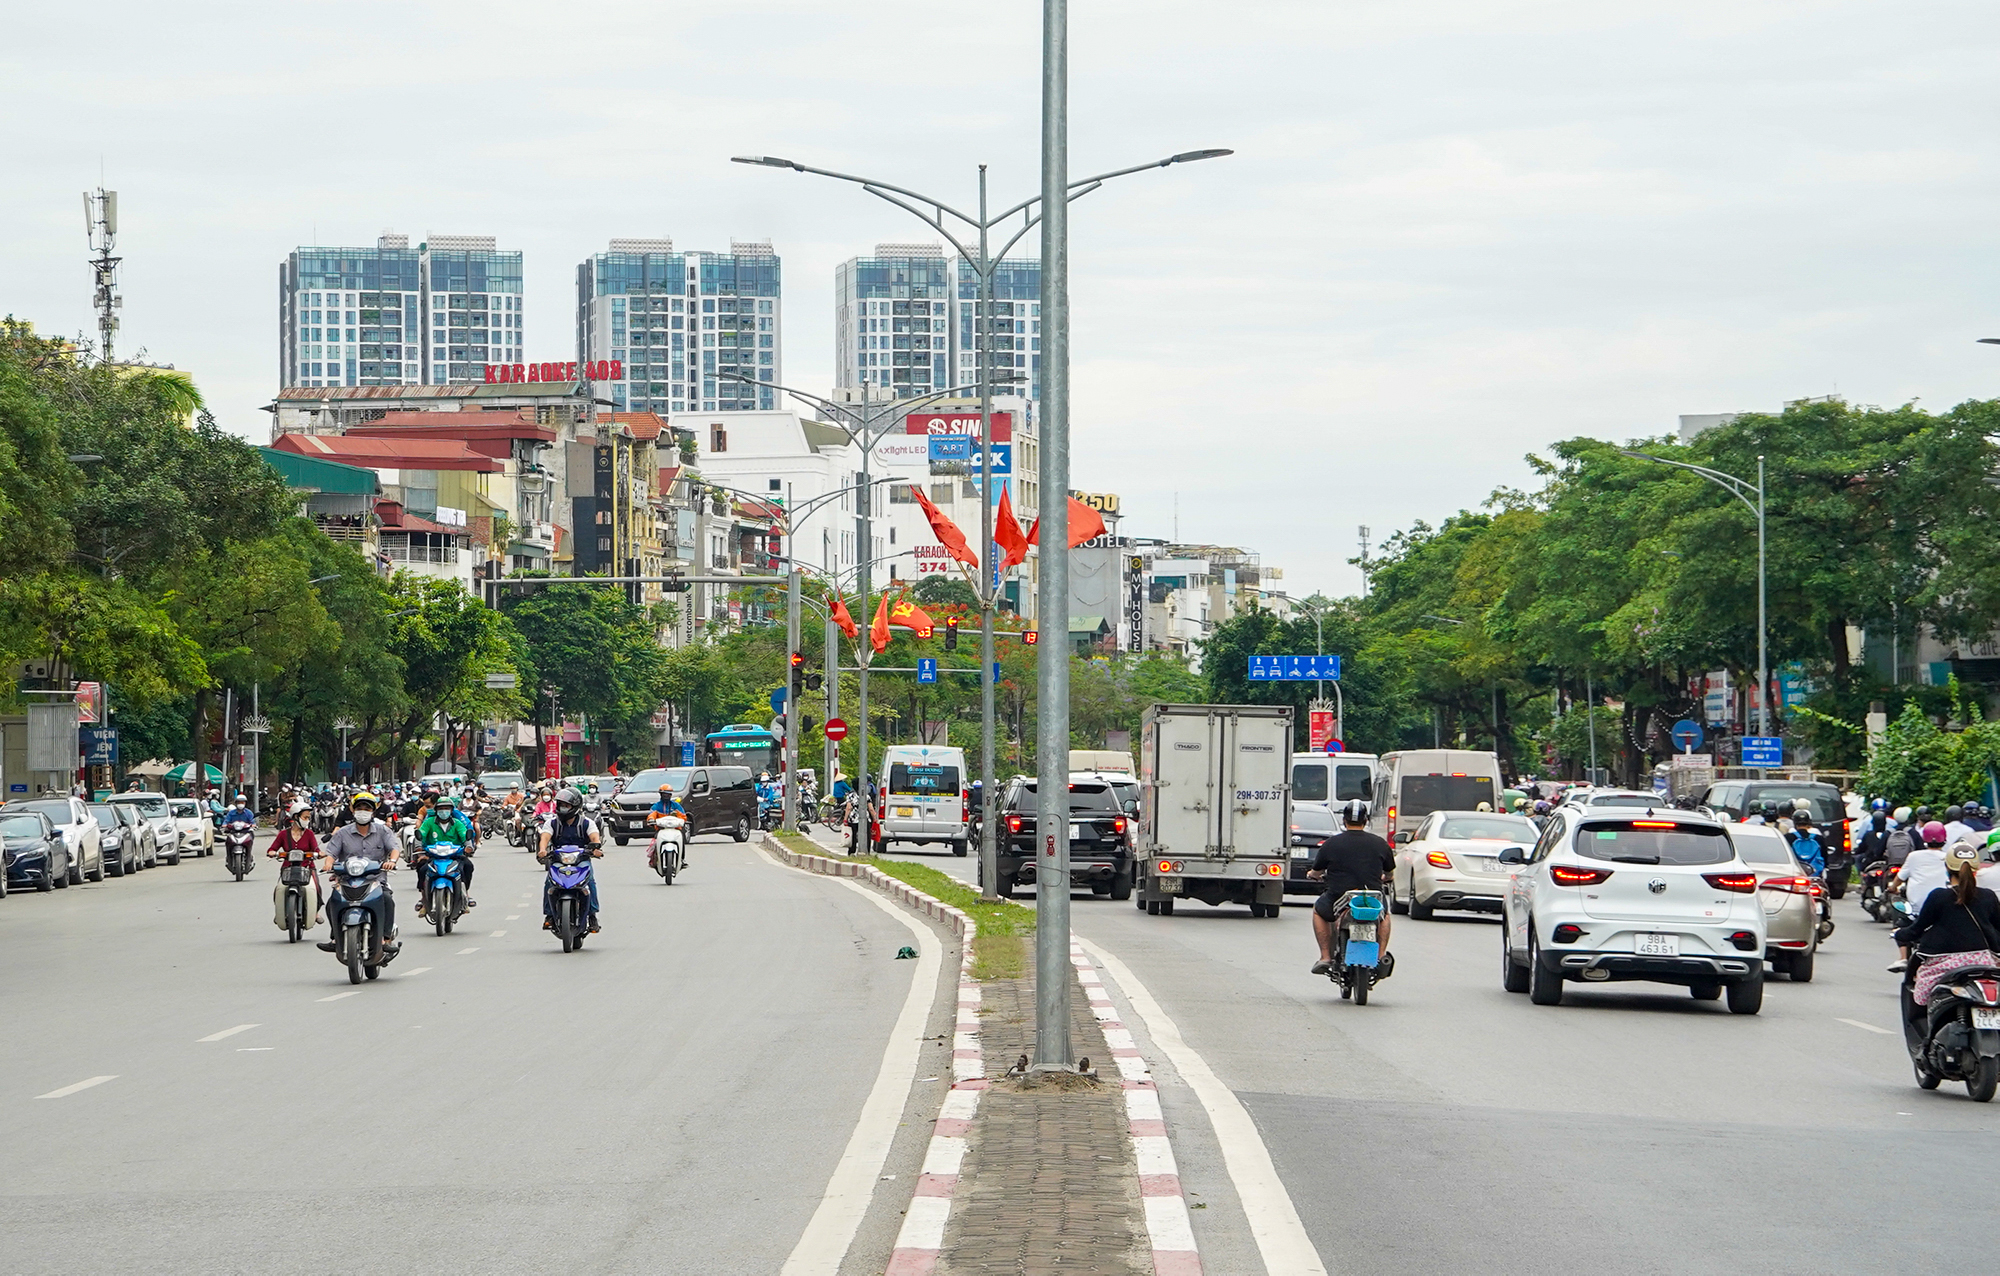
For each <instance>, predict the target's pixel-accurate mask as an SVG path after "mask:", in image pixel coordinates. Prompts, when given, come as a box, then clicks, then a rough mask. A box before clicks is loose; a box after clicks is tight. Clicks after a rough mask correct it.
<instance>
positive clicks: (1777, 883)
mask: <svg viewBox="0 0 2000 1276" xmlns="http://www.w3.org/2000/svg"><path fill="white" fill-rule="evenodd" d="M1812 887H1813V880H1812V878H1810V877H1767V878H1765V879H1764V880H1763V882H1762V883H1761V884H1760V885H1759V886H1758V889H1759V890H1766V891H1784V892H1785V893H1787V894H1790V895H1805V894H1809V893H1810V892H1811V891H1812Z"/></svg>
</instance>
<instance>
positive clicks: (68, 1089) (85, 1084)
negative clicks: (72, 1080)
mask: <svg viewBox="0 0 2000 1276" xmlns="http://www.w3.org/2000/svg"><path fill="white" fill-rule="evenodd" d="M117 1079H118V1074H117V1073H115V1072H114V1073H112V1074H111V1075H110V1076H108V1077H92V1078H91V1079H90V1080H88V1081H79V1082H77V1083H76V1084H75V1085H66V1086H64V1087H63V1088H62V1089H60V1090H51V1091H49V1092H48V1093H47V1094H38V1095H36V1096H35V1097H36V1098H37V1099H66V1098H68V1097H69V1096H70V1095H72V1094H75V1093H76V1092H77V1091H78V1090H88V1089H90V1087H92V1086H94V1085H103V1084H104V1083H105V1082H106V1081H116V1080H117Z"/></svg>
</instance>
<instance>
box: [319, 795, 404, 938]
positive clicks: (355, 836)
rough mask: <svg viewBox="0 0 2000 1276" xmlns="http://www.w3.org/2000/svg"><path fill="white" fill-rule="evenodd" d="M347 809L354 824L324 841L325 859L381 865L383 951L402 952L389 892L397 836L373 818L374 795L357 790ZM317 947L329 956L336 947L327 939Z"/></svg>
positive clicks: (393, 899) (377, 804) (393, 901)
mask: <svg viewBox="0 0 2000 1276" xmlns="http://www.w3.org/2000/svg"><path fill="white" fill-rule="evenodd" d="M347 805H348V809H349V810H351V811H352V812H353V813H354V822H353V823H352V824H343V825H341V826H340V827H339V828H337V829H335V830H334V832H333V836H332V837H329V838H328V839H327V840H326V853H327V858H328V859H330V860H331V861H332V862H333V863H334V864H339V863H340V861H342V860H344V859H347V858H348V857H349V856H354V855H359V856H361V857H363V858H365V859H371V860H376V861H378V862H379V863H380V864H381V865H382V915H383V917H384V919H385V920H386V922H387V926H386V928H385V929H386V934H385V935H384V936H383V947H384V948H385V949H386V950H388V951H389V952H391V953H394V952H398V951H401V949H402V944H401V943H399V942H397V934H398V932H397V929H396V896H395V894H394V893H393V892H392V891H390V889H389V874H390V873H391V872H392V871H394V869H395V867H396V856H397V855H398V854H399V853H400V852H401V850H402V846H401V844H400V843H399V842H397V840H396V835H395V834H394V833H392V832H390V831H389V826H388V825H387V824H386V823H384V822H383V821H381V820H378V819H376V818H375V816H376V814H377V808H379V807H380V806H381V802H380V801H379V800H378V799H377V798H376V796H375V795H374V793H372V792H370V791H369V790H367V789H361V790H358V791H357V792H356V793H355V794H354V796H353V797H351V798H349V799H348V802H347ZM319 947H320V951H322V952H329V953H330V952H332V951H334V949H335V948H336V947H338V945H337V944H335V942H334V941H333V940H331V939H329V940H327V941H326V942H325V943H323V944H321V945H320V946H319Z"/></svg>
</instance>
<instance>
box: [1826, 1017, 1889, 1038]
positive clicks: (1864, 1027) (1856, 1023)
mask: <svg viewBox="0 0 2000 1276" xmlns="http://www.w3.org/2000/svg"><path fill="white" fill-rule="evenodd" d="M1834 1022H1835V1023H1844V1024H1847V1025H1849V1026H1850V1027H1854V1028H1859V1029H1861V1031H1863V1032H1879V1033H1881V1034H1882V1035H1883V1036H1885V1037H1893V1036H1895V1035H1896V1034H1895V1033H1893V1032H1891V1031H1889V1030H1888V1029H1887V1028H1877V1027H1876V1026H1875V1025H1874V1024H1872V1023H1862V1022H1861V1021H1860V1020H1859V1019H1836V1020H1834Z"/></svg>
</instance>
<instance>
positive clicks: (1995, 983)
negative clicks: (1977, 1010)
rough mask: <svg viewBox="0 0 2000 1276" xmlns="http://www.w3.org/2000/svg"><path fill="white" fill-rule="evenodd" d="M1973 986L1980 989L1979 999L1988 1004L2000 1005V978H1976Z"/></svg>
mask: <svg viewBox="0 0 2000 1276" xmlns="http://www.w3.org/2000/svg"><path fill="white" fill-rule="evenodd" d="M1972 986H1973V987H1974V988H1977V989H1978V990H1979V1000H1980V1001H1981V1002H1982V1003H1984V1004H1985V1005H1988V1006H2000V980H1994V979H1975V980H1973V981H1972Z"/></svg>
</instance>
